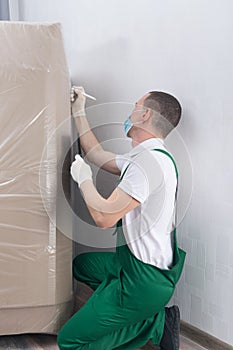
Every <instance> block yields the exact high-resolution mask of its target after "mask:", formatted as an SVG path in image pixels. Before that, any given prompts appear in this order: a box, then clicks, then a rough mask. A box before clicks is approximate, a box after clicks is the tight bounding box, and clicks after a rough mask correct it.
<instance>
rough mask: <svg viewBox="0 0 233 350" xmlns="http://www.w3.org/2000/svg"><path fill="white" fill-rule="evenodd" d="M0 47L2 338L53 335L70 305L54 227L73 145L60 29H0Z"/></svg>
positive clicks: (63, 245) (61, 238)
mask: <svg viewBox="0 0 233 350" xmlns="http://www.w3.org/2000/svg"><path fill="white" fill-rule="evenodd" d="M0 42H1V60H0V128H1V129H0V130H1V132H0V261H1V268H0V334H1V335H2V334H17V333H29V332H34V333H35V332H49V333H56V332H57V331H58V329H59V328H60V327H61V325H62V324H63V323H64V322H65V321H66V320H67V319H68V317H69V316H70V313H71V303H72V269H71V264H72V242H71V240H70V239H69V238H67V237H66V235H65V234H64V232H61V231H62V230H60V228H59V227H58V225H57V218H58V215H59V216H60V218H61V217H62V215H64V216H66V215H68V214H67V213H68V211H67V212H64V214H63V213H58V209H57V208H58V206H59V197H60V194H59V191H60V189H59V187H61V182H62V181H63V182H67V184H68V185H69V178H70V176H69V172H68V170H67V169H65V170H64V160H65V156H66V154H67V149H68V148H69V147H70V144H71V123H70V103H69V89H70V82H69V74H68V69H67V63H66V58H65V54H64V48H63V40H62V34H61V28H60V25H59V24H38V23H35V24H29V23H24V22H0ZM64 121H66V122H65V123H64ZM64 179H65V181H64ZM58 189H59V190H58ZM62 219H63V218H62ZM70 219H71V218H69V217H64V220H66V221H67V222H69V220H70Z"/></svg>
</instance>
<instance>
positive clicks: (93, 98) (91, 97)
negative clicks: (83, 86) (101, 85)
mask: <svg viewBox="0 0 233 350" xmlns="http://www.w3.org/2000/svg"><path fill="white" fill-rule="evenodd" d="M82 94H83V96H86V97H88V98H90V99H91V100H94V101H96V98H95V97H93V96H91V95H88V94H86V92H82Z"/></svg>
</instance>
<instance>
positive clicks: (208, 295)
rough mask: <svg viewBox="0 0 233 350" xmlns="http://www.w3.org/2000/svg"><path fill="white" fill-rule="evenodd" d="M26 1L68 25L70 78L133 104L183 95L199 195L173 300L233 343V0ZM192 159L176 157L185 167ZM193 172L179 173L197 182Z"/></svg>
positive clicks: (25, 13)
mask: <svg viewBox="0 0 233 350" xmlns="http://www.w3.org/2000/svg"><path fill="white" fill-rule="evenodd" d="M20 5H21V8H20V16H21V19H22V20H27V21H56V22H57V21H58V22H61V23H62V25H63V32H64V39H65V46H66V51H67V58H68V63H69V68H70V73H71V77H72V79H73V80H74V81H75V82H77V81H78V82H79V83H80V84H83V85H84V86H85V88H86V90H87V91H88V92H89V93H90V94H93V95H96V96H97V97H98V103H102V102H110V101H115V102H119V101H125V102H134V101H136V100H137V99H138V98H139V97H140V96H141V95H143V94H144V93H145V92H147V91H150V90H151V89H156V90H160V89H161V90H164V91H168V92H170V93H174V94H175V95H176V96H177V97H178V98H179V99H180V100H181V102H182V105H183V110H184V113H183V119H182V122H181V124H180V126H179V133H180V135H181V136H182V138H183V139H184V141H185V144H186V146H187V148H188V150H189V154H190V156H191V160H192V166H193V196H192V200H191V205H190V207H189V210H188V213H187V215H186V217H185V219H184V220H183V221H182V223H181V225H180V226H179V229H178V233H179V240H180V244H181V245H182V246H183V247H184V248H185V249H186V250H187V253H188V254H187V261H186V266H185V272H184V274H183V276H182V279H181V281H180V283H179V286H178V287H177V291H176V294H175V302H177V303H178V304H179V305H180V308H181V312H182V318H183V320H185V321H187V322H189V323H191V324H193V325H194V326H197V327H199V328H201V329H202V330H204V331H206V332H208V333H210V334H212V335H214V336H216V337H218V338H220V339H222V340H224V341H225V342H227V343H229V344H233V316H232V315H233V298H232V290H233V248H232V247H233V235H232V231H233V225H232V213H233V202H232V197H233V186H232V179H233V177H232V175H233V157H232V149H233V138H232V133H233V115H232V114H233V113H232V110H233V108H232V91H233V80H232V73H233V72H232V62H233V46H232V30H233V21H232V18H233V2H232V0H221V1H217V0H189V1H186V0H177V1H173V0H166V1H160V0H128V1H125V0H110V1H105V0H95V1H85V0H69V1H65V0H40V1H31V0H21V2H20ZM102 117H103V116H102ZM125 117H126V115H122V117H120V118H122V119H121V121H122V120H124V119H125ZM104 118H105V119H106V116H105V117H104ZM109 118H110V117H109ZM93 120H94V119H92V117H91V122H93ZM110 120H111V121H113V120H112V119H110ZM93 123H95V122H93ZM117 132H118V133H119V134H121V132H120V131H117ZM121 136H122V137H123V134H121ZM175 153H176V155H177V157H178V158H179V152H175ZM184 153H185V152H184ZM186 162H188V158H184V160H183V163H182V160H179V166H180V168H182V171H184V170H185V168H186V167H189V166H188V165H187V164H186ZM183 173H185V171H184V172H183ZM187 174H190V173H186V178H185V177H184V176H183V178H182V180H183V182H184V183H185V185H184V187H185V186H187V189H190V186H189V185H190V182H191V180H190V176H191V175H190V176H187ZM187 191H188V190H187Z"/></svg>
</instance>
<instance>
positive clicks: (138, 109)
mask: <svg viewBox="0 0 233 350" xmlns="http://www.w3.org/2000/svg"><path fill="white" fill-rule="evenodd" d="M148 96H149V94H146V95H144V96H142V97H141V98H140V99H139V100H138V101H137V102H136V103H135V107H134V109H133V111H132V114H131V116H130V120H131V122H132V123H133V124H134V123H138V122H141V121H142V116H143V115H144V114H145V111H146V108H145V107H144V105H143V104H144V101H145V99H146V98H147V97H148ZM131 130H132V129H131ZM131 130H130V131H129V134H128V136H129V137H130V134H131Z"/></svg>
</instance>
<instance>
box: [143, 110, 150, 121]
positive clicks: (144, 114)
mask: <svg viewBox="0 0 233 350" xmlns="http://www.w3.org/2000/svg"><path fill="white" fill-rule="evenodd" d="M151 116H152V110H151V108H146V109H145V112H144V113H143V116H142V119H143V121H144V122H146V121H147V120H148V119H149V118H150V117H151Z"/></svg>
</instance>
